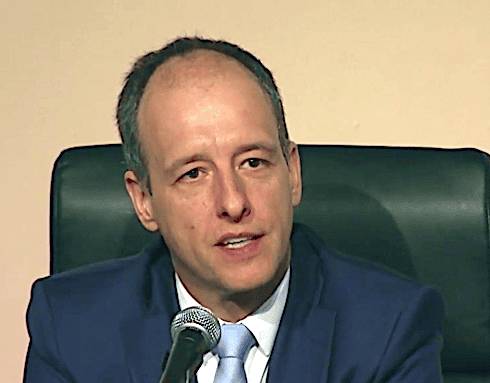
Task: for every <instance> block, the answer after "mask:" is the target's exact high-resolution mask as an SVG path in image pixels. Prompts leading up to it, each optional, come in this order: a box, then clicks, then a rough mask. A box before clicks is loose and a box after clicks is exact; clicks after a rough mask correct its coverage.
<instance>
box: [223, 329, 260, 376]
mask: <svg viewBox="0 0 490 383" xmlns="http://www.w3.org/2000/svg"><path fill="white" fill-rule="evenodd" d="M255 343H256V341H255V337H254V336H253V334H252V333H251V332H250V330H249V329H248V328H247V327H246V326H245V325H243V324H225V325H223V326H221V338H220V340H219V343H218V345H217V346H216V347H215V349H214V351H215V352H216V353H217V354H218V356H219V364H218V369H217V370H216V375H215V377H214V383H247V378H246V376H245V369H244V362H245V357H246V355H247V353H248V351H249V350H250V348H251V347H252V346H253V345H254V344H255Z"/></svg>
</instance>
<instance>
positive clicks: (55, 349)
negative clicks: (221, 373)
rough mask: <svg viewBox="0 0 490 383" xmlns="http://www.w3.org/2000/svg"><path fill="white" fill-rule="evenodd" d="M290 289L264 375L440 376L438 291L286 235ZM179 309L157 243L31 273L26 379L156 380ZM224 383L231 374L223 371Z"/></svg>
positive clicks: (348, 378) (360, 380) (357, 381)
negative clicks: (116, 256)
mask: <svg viewBox="0 0 490 383" xmlns="http://www.w3.org/2000/svg"><path fill="white" fill-rule="evenodd" d="M292 246H293V251H292V254H293V256H292V261H291V280H290V289H289V295H288V299H287V303H286V307H285V311H284V314H283V317H282V319H281V323H280V327H279V331H278V334H277V337H276V341H275V344H274V348H273V351H272V355H271V359H270V364H269V375H268V380H267V381H268V382H273V383H279V382H280V383H298V382H305V383H307V382H312V383H313V382H315V383H317V382H328V383H340V382H344V383H347V382H348V383H366V382H390V383H394V382H397V383H398V382H405V383H414V382H416V383H424V382H427V383H437V382H441V381H442V379H441V372H440V351H441V347H442V337H441V323H442V318H443V307H442V301H441V298H440V296H439V295H438V294H437V293H436V292H435V291H434V290H432V289H430V288H426V287H421V286H419V285H417V284H416V283H414V282H411V281H409V280H405V279H402V278H399V277H396V276H393V275H392V274H390V273H387V272H385V271H382V270H380V269H379V268H377V267H374V266H372V265H370V264H367V263H364V262H362V261H358V260H354V259H350V258H347V257H343V256H338V255H335V254H333V253H332V252H330V251H328V250H327V249H326V248H325V246H324V245H323V243H322V242H321V241H320V240H319V239H318V238H317V237H316V236H315V235H314V234H313V233H312V232H311V231H310V230H309V229H307V228H305V227H304V226H303V227H299V225H296V226H295V228H294V231H293V235H292ZM177 311H178V303H177V298H176V292H175V282H174V271H173V268H172V265H171V262H170V257H169V256H168V254H167V250H166V249H165V248H164V246H163V244H162V243H159V244H156V245H154V246H152V247H150V248H148V249H146V250H145V251H143V253H142V254H140V255H137V256H134V257H129V258H125V259H122V260H115V261H110V262H105V263H102V264H98V265H92V266H89V267H84V268H81V269H78V270H74V271H70V272H66V273H61V274H58V275H54V276H52V277H49V278H45V279H42V280H39V281H37V282H36V283H35V284H34V287H33V290H32V298H31V303H30V305H29V310H28V328H29V334H30V337H31V341H30V345H29V351H28V355H27V360H26V369H25V374H24V382H25V383H61V382H64V383H66V382H79V383H82V382H84V383H96V382H104V383H111V382H118V383H130V382H131V383H137V382H138V383H140V382H141V383H157V382H158V380H159V377H160V374H161V371H162V361H163V359H164V357H165V355H166V353H167V352H168V351H169V349H170V347H171V338H170V332H169V327H170V321H171V319H172V317H173V315H174V314H175V313H176V312H177ZM230 383H232V382H230Z"/></svg>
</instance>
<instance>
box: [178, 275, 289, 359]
mask: <svg viewBox="0 0 490 383" xmlns="http://www.w3.org/2000/svg"><path fill="white" fill-rule="evenodd" d="M289 277H290V269H289V268H288V269H287V271H286V273H285V274H284V277H283V278H282V280H281V282H280V283H279V285H278V286H277V287H276V289H275V290H274V292H273V293H272V295H271V296H270V297H269V298H268V299H267V300H266V301H265V302H264V303H263V304H262V305H261V306H260V307H259V308H258V309H257V310H255V311H254V312H253V313H252V314H250V315H249V316H247V317H246V318H244V319H242V320H241V321H240V322H239V323H243V324H244V325H245V326H247V328H248V329H249V330H250V332H251V333H252V334H253V335H254V336H255V339H256V340H257V343H258V347H259V349H260V350H261V351H262V352H263V353H264V354H265V355H266V356H269V355H270V353H271V352H272V347H273V345H274V340H275V339H276V334H277V330H278V329H279V322H280V321H281V317H282V313H283V311H284V306H285V305H286V298H287V296H288V290H289ZM175 287H176V290H177V299H178V301H179V306H180V308H181V310H183V309H186V308H188V307H192V306H202V305H201V304H200V303H199V302H197V301H196V300H195V299H194V297H193V296H192V295H191V294H190V293H189V292H188V291H187V289H186V288H185V286H184V284H183V283H182V281H181V280H180V278H179V276H178V275H177V273H175ZM218 319H219V318H218ZM219 321H220V323H221V324H223V323H226V322H225V321H223V320H221V319H219Z"/></svg>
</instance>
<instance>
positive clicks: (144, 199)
mask: <svg viewBox="0 0 490 383" xmlns="http://www.w3.org/2000/svg"><path fill="white" fill-rule="evenodd" d="M124 184H125V185H126V190H127V192H128V194H129V198H131V202H132V203H133V208H134V211H135V213H136V215H137V216H138V219H139V220H140V222H141V224H142V225H143V226H144V227H145V228H146V230H149V231H157V230H158V223H157V221H155V218H154V214H153V206H152V201H151V195H150V192H149V191H148V189H147V187H146V186H145V185H144V184H143V183H142V182H141V181H140V180H139V179H138V177H137V176H136V173H135V172H134V171H132V170H127V171H126V172H125V173H124Z"/></svg>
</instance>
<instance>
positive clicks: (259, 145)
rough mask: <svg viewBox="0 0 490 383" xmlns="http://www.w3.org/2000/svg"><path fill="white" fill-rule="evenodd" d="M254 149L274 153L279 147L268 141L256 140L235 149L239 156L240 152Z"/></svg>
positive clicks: (236, 154)
mask: <svg viewBox="0 0 490 383" xmlns="http://www.w3.org/2000/svg"><path fill="white" fill-rule="evenodd" d="M254 150H263V151H265V152H267V153H269V154H274V153H275V152H276V151H277V148H276V146H275V145H271V144H269V143H266V142H254V143H253V144H244V145H241V146H239V147H238V149H237V150H236V151H235V156H239V155H240V154H243V153H246V152H251V151H254Z"/></svg>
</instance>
